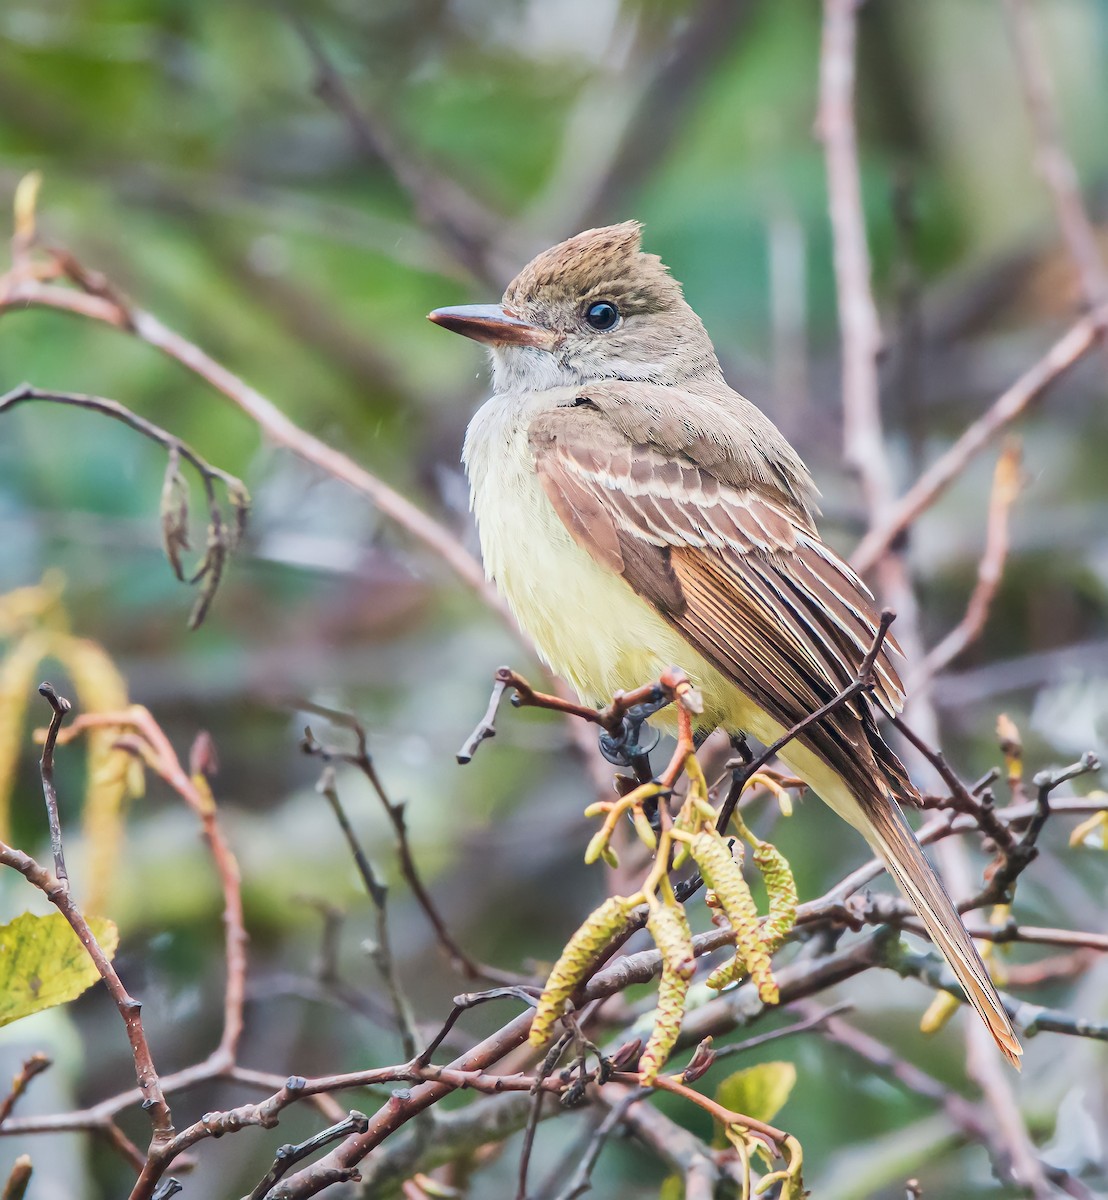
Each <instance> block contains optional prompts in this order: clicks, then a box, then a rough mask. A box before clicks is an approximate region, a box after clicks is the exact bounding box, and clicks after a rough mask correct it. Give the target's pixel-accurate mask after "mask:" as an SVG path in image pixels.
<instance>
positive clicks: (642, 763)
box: [600, 700, 668, 780]
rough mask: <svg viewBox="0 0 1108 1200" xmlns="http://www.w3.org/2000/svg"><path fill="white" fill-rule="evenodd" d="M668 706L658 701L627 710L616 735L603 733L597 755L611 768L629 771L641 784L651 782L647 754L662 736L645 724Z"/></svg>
mask: <svg viewBox="0 0 1108 1200" xmlns="http://www.w3.org/2000/svg"><path fill="white" fill-rule="evenodd" d="M667 703H668V700H659V701H657V702H655V701H650V702H648V703H646V704H636V705H634V706H633V707H632V708H629V709H628V710H627V715H626V716H625V717H624V718H623V721H622V723H621V725H620V728H619V732H618V733H608V732H607V731H605V732H604V733H602V734H601V735H600V753H601V754H602V755H604V757H605V758H606V759H607V760H608V762H610V763H611V764H612V766H614V767H630V768H631V769H632V770H633V771H634V772H635V774H636V775H637V776H638V778H639V779H640V780H649V779H650V778H652V772H651V770H650V752H651V750H653V749H654V747H655V746H656V745H657V744H658V739H659V738H660V737H661V734H660V733H659V732H658V730H657V729H654V728H653V727H652V726H650V725H648V724H647V720H648V719H649V718H650V717H652V716H653V715H654V714H655V713H656V712H658V711H660V710H661V709H663V708H665V706H666V704H667Z"/></svg>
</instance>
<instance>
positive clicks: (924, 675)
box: [908, 440, 1020, 691]
mask: <svg viewBox="0 0 1108 1200" xmlns="http://www.w3.org/2000/svg"><path fill="white" fill-rule="evenodd" d="M1019 486H1020V447H1019V443H1018V442H1017V441H1014V440H1013V441H1010V442H1009V443H1008V444H1007V445H1006V446H1005V448H1004V449H1003V451H1001V455H1000V458H999V459H998V460H997V464H996V471H995V472H994V474H993V488H992V493H991V495H990V497H989V515H988V518H987V521H986V526H985V549H984V551H983V552H982V555H981V561H980V562H979V563H978V564H977V583H976V585H975V587H974V589H973V592H972V594H971V595H970V598H969V603H968V604H967V605H966V611H965V615H964V616H963V617H962V619H961V620H960V621H959V622H958V624H957V625H955V627H954V628H953V629H952V630H951V631H950V632H949V633H948V634H947V635H946V637H944V638H943V639H942V641H941V642H939V643H938V644H937V645H936V646H934V647H932V649H931V651H930V653H929V654H928V655H927V657H926V658H925V659H924V660H923V663H922V664H921V665H920V667H919V670H918V671H917V672H916V674H915V675H914V676H913V677H912V679H911V681H910V683H909V686H908V690H909V691H914V690H915V689H916V688H919V687H921V686H926V684H927V682H928V681H929V680H930V679H931V678H932V677H933V676H935V675H937V674H938V673H939V672H940V671H942V670H943V669H944V668H945V667H947V666H949V665H950V663H951V662H953V661H954V659H956V658H957V657H958V655H959V654H961V653H962V652H963V651H964V650H965V649H966V648H967V647H968V646H971V645H972V644H973V643H974V642H975V641H976V640H977V639H978V638H979V637H980V636H981V633H982V631H983V630H984V628H985V623H986V622H987V621H988V619H989V612H990V610H991V608H992V605H993V600H994V598H995V597H996V592H997V588H998V587H999V586H1000V580H1001V576H1002V575H1003V574H1004V564H1005V562H1006V561H1007V558H1008V542H1009V538H1008V520H1009V516H1010V514H1011V511H1012V505H1013V504H1014V503H1015V501H1016V497H1017V495H1018V494H1019Z"/></svg>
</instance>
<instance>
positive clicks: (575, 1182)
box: [556, 1084, 651, 1200]
mask: <svg viewBox="0 0 1108 1200" xmlns="http://www.w3.org/2000/svg"><path fill="white" fill-rule="evenodd" d="M616 1086H617V1087H619V1088H621V1089H623V1090H624V1092H625V1094H624V1095H623V1096H622V1097H621V1098H620V1100H619V1101H618V1102H617V1103H616V1104H613V1105H612V1106H611V1108H609V1109H608V1112H607V1114H606V1115H605V1117H604V1120H603V1121H601V1122H600V1124H599V1125H597V1127H596V1128H595V1129H594V1130H593V1132H592V1136H591V1137H590V1138H589V1143H588V1145H587V1146H586V1147H585V1152H584V1154H582V1156H581V1159H580V1161H579V1162H578V1164H577V1167H576V1169H575V1170H574V1172H573V1174H572V1175H571V1176H570V1177H569V1179H568V1180H567V1182H566V1186H565V1187H564V1188H563V1189H562V1190H561V1191H560V1192H559V1193H558V1195H557V1197H556V1200H577V1198H578V1197H579V1196H583V1195H585V1193H586V1192H588V1191H591V1190H592V1173H593V1168H594V1167H595V1166H596V1164H597V1161H598V1160H599V1158H600V1154H601V1151H602V1150H603V1149H604V1147H605V1145H606V1144H607V1141H608V1139H609V1138H610V1137H611V1136H612V1134H613V1133H614V1132H615V1131H616V1130H617V1129H618V1128H619V1126H620V1125H622V1124H623V1122H624V1120H625V1118H626V1117H627V1113H628V1112H629V1110H630V1108H631V1105H632V1104H638V1102H639V1101H640V1100H642V1099H643V1097H644V1096H649V1095H650V1092H651V1089H650V1088H624V1085H622V1084H619V1085H616Z"/></svg>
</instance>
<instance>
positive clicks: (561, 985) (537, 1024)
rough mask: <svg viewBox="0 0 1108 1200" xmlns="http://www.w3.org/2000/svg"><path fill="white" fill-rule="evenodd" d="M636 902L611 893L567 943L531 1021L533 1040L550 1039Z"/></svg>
mask: <svg viewBox="0 0 1108 1200" xmlns="http://www.w3.org/2000/svg"><path fill="white" fill-rule="evenodd" d="M633 908H634V904H633V903H632V902H631V900H630V898H629V897H627V896H609V897H608V899H607V900H605V901H604V903H603V904H602V905H601V906H600V907H599V908H598V909H596V910H595V911H593V912H592V913H590V914H589V916H588V918H587V919H586V921H585V923H584V924H583V925H582V926H581V927H580V929H578V930H577V932H576V933H575V934H574V935H573V936H572V937H571V938H570V939H569V941H568V942H567V943H566V948H565V949H564V950H563V951H562V955H561V957H560V958H559V959H558V961H557V962H556V963H555V964H554V968H553V970H552V971H551V972H550V978H549V979H548V980H547V981H546V987H545V988H544V989H543V993H542V996H541V997H539V1003H538V1006H537V1007H536V1009H535V1015H534V1017H533V1018H532V1021H531V1033H530V1038H529V1040H530V1042H531V1045H532V1046H542V1045H545V1044H546V1042H548V1041H549V1040H550V1035H551V1034H552V1033H553V1031H554V1023H555V1022H556V1021H557V1020H558V1018H559V1017H560V1016H561V1015H562V1013H563V1012H564V1011H565V1007H566V1003H567V1002H568V1000H569V998H570V996H571V995H572V994H573V989H574V988H575V987H576V986H577V985H578V983H580V982H581V980H582V979H583V978H584V975H585V972H586V971H587V970H588V969H589V967H590V966H591V965H592V963H593V960H594V959H595V958H596V956H597V954H599V953H600V951H601V950H603V949H604V947H605V946H606V945H607V944H608V943H609V942H610V941H611V940H612V938H614V937H615V936H616V935H617V934H618V933H620V932H621V931H622V929H623V927H624V925H625V924H626V922H627V916H628V914H629V913H630V912H631V910H632V909H633Z"/></svg>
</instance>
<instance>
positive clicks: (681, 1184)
mask: <svg viewBox="0 0 1108 1200" xmlns="http://www.w3.org/2000/svg"><path fill="white" fill-rule="evenodd" d="M658 1200H685V1181H684V1179H682V1178H681V1176H680V1175H667V1176H666V1178H665V1179H664V1180H663V1181H662V1188H661V1191H659V1192H658Z"/></svg>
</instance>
